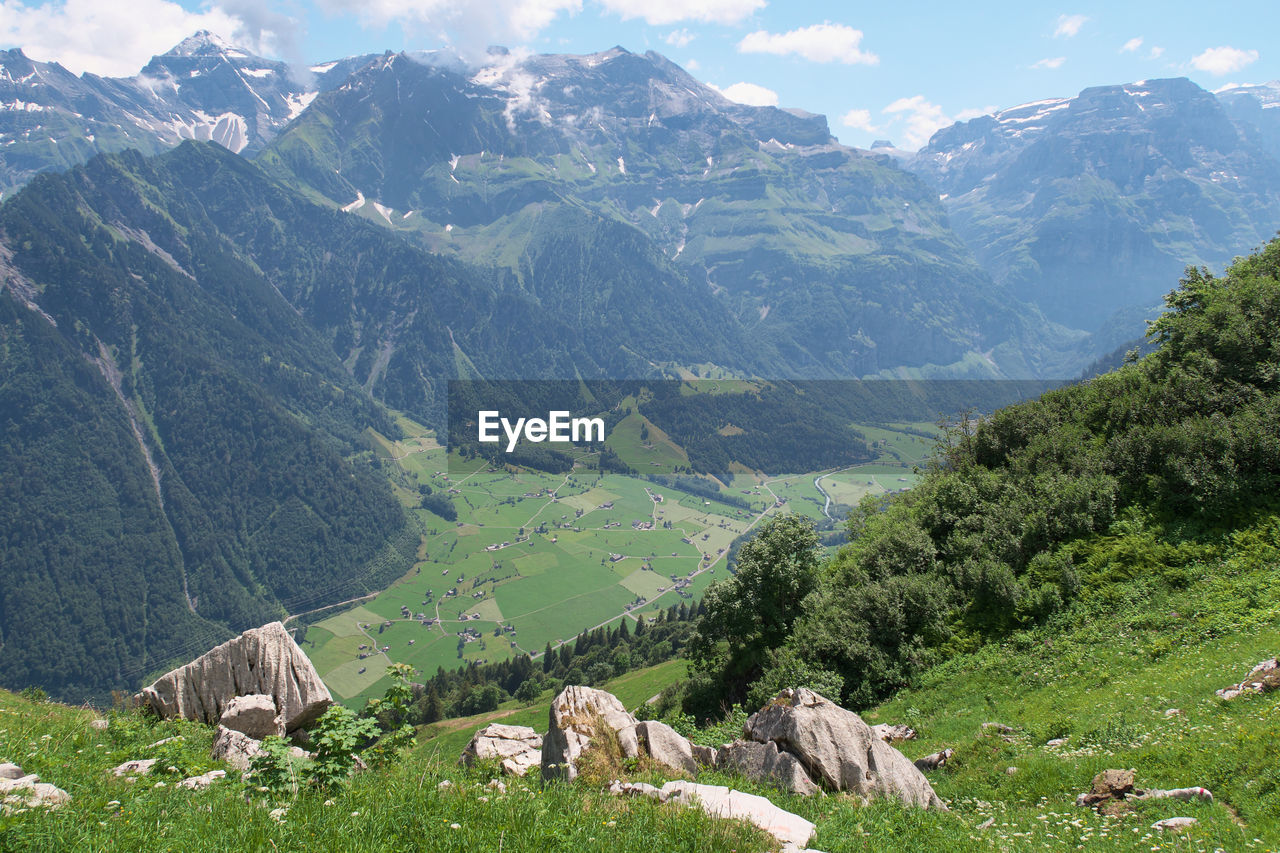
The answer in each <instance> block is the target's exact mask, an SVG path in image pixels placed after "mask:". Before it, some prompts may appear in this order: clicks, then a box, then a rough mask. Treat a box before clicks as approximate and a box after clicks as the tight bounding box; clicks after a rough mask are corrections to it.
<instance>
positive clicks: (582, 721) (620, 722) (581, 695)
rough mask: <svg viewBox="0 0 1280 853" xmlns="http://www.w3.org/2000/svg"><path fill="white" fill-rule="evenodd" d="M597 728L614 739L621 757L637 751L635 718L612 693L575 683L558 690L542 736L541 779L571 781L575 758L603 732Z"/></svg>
mask: <svg viewBox="0 0 1280 853" xmlns="http://www.w3.org/2000/svg"><path fill="white" fill-rule="evenodd" d="M598 727H603V728H604V729H607V730H608V731H610V732H612V733H613V734H614V735H615V736H616V737H617V738H618V744H619V746H620V747H621V748H622V754H623V755H624V756H625V757H627V758H635V757H636V756H638V755H639V754H640V742H639V740H638V738H637V737H636V718H635V717H633V716H632V715H631V714H630V713H628V712H627V709H626V708H625V707H623V705H622V703H621V702H619V701H618V698H617V697H616V696H614V695H613V694H612V693H606V692H605V691H603V690H595V689H593V688H591V687H579V686H576V685H574V686H570V687H566V688H565V689H564V690H562V691H561V692H560V695H559V696H557V697H556V698H555V700H554V701H553V702H552V703H551V712H550V714H549V720H548V726H547V733H546V735H544V736H543V738H542V778H543V779H545V780H548V781H550V780H552V779H563V780H564V781H566V782H572V781H573V780H574V779H575V778H576V777H577V775H578V767H577V763H578V757H579V756H580V755H582V753H583V751H584V750H586V748H587V747H588V746H590V745H591V741H592V739H593V738H596V737H600V736H602V735H604V734H605V732H604V731H601V730H600V729H599V728H598Z"/></svg>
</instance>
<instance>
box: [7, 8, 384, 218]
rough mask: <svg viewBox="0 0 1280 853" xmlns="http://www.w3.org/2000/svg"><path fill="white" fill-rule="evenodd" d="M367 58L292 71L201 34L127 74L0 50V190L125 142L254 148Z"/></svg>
mask: <svg viewBox="0 0 1280 853" xmlns="http://www.w3.org/2000/svg"><path fill="white" fill-rule="evenodd" d="M369 59H370V57H367V56H356V57H350V58H348V59H344V60H341V61H339V62H331V63H325V64H324V65H321V66H316V67H315V68H314V69H312V70H311V71H306V72H302V73H301V74H300V75H298V74H297V73H295V72H294V71H293V70H292V69H290V68H289V66H288V65H286V64H285V63H283V62H278V61H274V60H268V59H264V58H262V57H260V56H254V55H253V54H251V53H249V52H248V51H246V50H243V49H241V48H237V47H234V46H232V45H229V44H226V43H225V42H223V41H222V40H221V39H219V38H218V37H217V36H214V35H212V34H210V33H208V32H199V33H196V34H195V35H193V36H191V37H190V38H188V39H185V40H184V41H183V42H182V43H180V44H178V45H177V46H175V47H174V48H173V49H172V50H170V51H169V52H167V53H165V54H162V55H160V56H156V57H153V58H152V59H151V62H150V63H148V64H147V66H146V67H145V68H143V69H142V71H141V73H139V74H138V75H136V76H134V77H128V78H110V77H99V76H97V75H94V74H83V75H81V76H78V77H77V76H76V75H74V74H72V73H71V72H70V71H67V70H66V69H65V68H63V67H62V66H61V65H59V64H58V63H56V62H35V61H33V60H31V59H28V58H27V57H26V56H25V55H23V53H22V51H21V50H18V49H14V50H9V51H3V52H0V192H3V193H8V192H10V191H11V190H12V189H15V188H17V187H19V186H21V185H22V184H24V183H26V182H27V181H28V180H30V179H31V177H32V176H33V175H35V174H37V173H39V172H42V171H47V170H49V169H62V168H66V167H68V166H74V165H76V164H78V163H83V162H85V161H87V160H88V159H89V158H90V157H92V156H93V155H94V154H97V153H101V152H112V151H121V150H123V149H125V148H137V149H139V150H140V151H142V152H143V153H148V154H151V153H156V152H158V151H162V150H164V149H166V148H169V147H172V146H173V145H176V144H177V143H179V142H181V141H182V140H183V139H208V140H213V141H214V142H217V143H219V144H221V145H223V146H225V147H227V148H229V149H231V150H232V151H237V152H240V151H244V152H253V151H256V150H258V149H259V148H261V147H262V146H263V145H264V144H265V143H266V142H267V140H269V139H271V138H272V137H273V136H274V135H275V134H276V133H277V132H278V131H279V130H280V128H282V127H283V126H284V125H285V124H287V123H288V122H289V121H290V120H291V119H293V118H294V117H295V116H297V115H298V114H299V113H300V112H302V110H303V109H305V108H306V106H307V104H309V103H310V102H311V100H312V99H313V98H314V97H315V96H316V94H317V92H319V91H323V90H327V89H330V88H333V87H334V86H336V85H338V84H339V83H341V82H342V80H344V79H345V78H346V77H347V75H348V74H350V73H351V71H352V70H354V69H355V68H356V67H359V66H360V65H363V64H365V63H366V62H368V61H369Z"/></svg>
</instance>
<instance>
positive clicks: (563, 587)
mask: <svg viewBox="0 0 1280 853" xmlns="http://www.w3.org/2000/svg"><path fill="white" fill-rule="evenodd" d="M640 423H641V421H640V418H639V415H638V414H633V415H631V416H629V417H628V418H626V419H624V420H623V421H622V422H621V423H620V424H619V426H618V428H617V429H615V431H614V433H612V434H611V435H610V441H611V442H613V443H615V450H616V451H617V452H618V454H619V456H620V457H621V458H623V459H624V460H626V461H628V462H629V463H630V464H632V465H633V466H634V467H636V469H637V470H639V471H641V472H642V473H650V471H649V470H647V469H649V468H652V473H670V471H671V468H672V466H674V465H686V464H687V463H688V459H687V457H686V456H684V454H683V451H682V450H680V448H678V447H675V445H673V444H671V443H670V442H669V441H668V440H667V438H666V436H665V435H663V434H662V432H661V431H660V430H658V429H656V428H655V427H653V426H652V425H650V427H649V433H648V438H647V439H646V440H645V441H643V442H642V441H641V440H640V437H639V433H640ZM398 425H399V426H400V429H401V430H402V433H403V436H404V437H403V438H401V439H399V440H393V439H389V438H387V437H385V436H382V435H379V434H377V433H374V432H373V431H369V433H368V434H367V435H366V441H367V444H368V446H369V447H371V448H372V449H373V450H374V452H375V454H376V455H377V457H378V458H379V459H380V460H381V461H382V464H383V466H384V471H387V472H388V475H389V478H390V479H391V481H392V484H393V486H394V488H395V489H396V492H397V494H398V495H399V497H400V499H401V501H402V503H403V504H404V505H405V506H406V508H408V509H409V511H410V512H412V513H414V514H415V516H416V517H417V519H418V521H419V522H420V525H421V527H422V529H423V531H424V532H423V536H422V543H421V545H420V547H419V549H418V558H419V559H418V562H417V563H416V564H415V565H414V566H413V568H412V569H411V570H410V571H409V572H408V573H407V574H405V575H404V576H403V577H401V578H400V579H399V580H398V581H396V582H395V583H394V584H392V585H391V586H390V587H389V588H387V589H386V590H383V591H382V592H380V593H378V594H376V595H374V596H372V597H370V598H368V599H367V600H364V601H361V602H360V603H359V606H357V607H355V608H354V609H350V610H346V611H345V612H340V613H337V614H335V615H331V616H329V617H328V618H324V619H322V620H321V621H319V622H317V623H315V624H313V625H311V626H310V627H309V628H308V630H307V634H306V636H305V638H304V640H303V646H304V648H305V650H306V652H307V654H308V655H309V656H310V657H311V659H312V660H313V661H314V662H315V663H316V666H317V668H318V669H319V671H320V673H321V676H322V677H323V678H324V680H325V683H326V684H328V686H329V687H330V689H331V690H332V691H333V693H334V694H335V696H337V697H338V698H339V699H340V700H342V701H344V702H346V703H348V704H352V705H357V706H358V705H360V704H362V703H363V701H364V700H365V699H366V698H368V697H371V696H377V695H380V694H381V693H382V692H383V691H384V690H385V689H386V687H387V683H386V681H385V671H386V666H387V664H389V663H392V662H397V663H401V662H402V663H408V664H410V665H411V666H413V667H414V669H416V670H418V671H419V672H421V673H434V672H435V671H436V669H437V668H438V667H445V668H447V669H451V668H454V667H457V666H459V665H462V664H464V663H473V662H476V663H478V662H493V661H498V660H502V659H505V658H509V657H512V656H515V655H519V654H523V653H529V654H532V655H535V656H536V655H538V654H540V653H541V651H542V649H543V648H544V647H545V645H546V644H547V643H548V642H549V643H551V644H552V646H556V645H558V644H559V643H561V642H565V641H569V640H572V639H573V638H574V637H575V636H577V635H578V634H579V633H580V632H581V631H583V630H586V629H589V628H594V627H596V626H598V625H602V624H608V623H610V622H613V623H616V621H617V620H619V619H621V618H624V617H626V616H627V615H628V614H633V615H634V616H638V615H639V614H640V613H642V612H644V613H649V614H651V613H653V612H655V611H656V610H657V609H658V608H667V607H670V606H672V605H674V604H678V603H679V602H681V601H692V600H696V599H697V598H699V597H700V596H701V595H702V593H703V591H705V589H706V587H707V586H708V585H709V584H710V583H711V582H712V581H714V580H715V579H717V578H723V577H725V576H726V573H725V555H726V553H727V551H728V549H729V546H730V544H731V543H732V542H733V540H734V539H735V538H737V537H738V536H740V535H742V534H743V533H745V532H747V531H748V530H750V529H751V528H752V527H754V526H755V525H756V524H758V523H759V522H760V520H761V519H762V518H764V517H765V516H766V515H768V514H772V513H776V512H788V511H795V512H801V513H804V514H806V515H809V516H810V517H813V518H815V519H818V520H821V519H823V518H824V516H823V511H822V510H823V506H824V500H823V498H822V496H821V495H820V494H819V492H818V491H817V490H816V489H815V487H814V483H813V481H814V479H815V478H817V477H819V476H821V477H822V479H821V483H822V484H823V488H824V489H825V490H826V491H827V492H828V493H829V494H830V495H831V496H832V500H833V502H834V503H833V504H832V506H833V507H834V506H836V505H837V504H841V505H852V504H855V503H856V502H857V501H856V498H857V497H859V496H860V494H862V493H867V492H872V491H874V492H877V493H883V492H886V491H892V490H894V489H896V488H902V487H904V486H906V485H910V480H911V479H914V478H913V475H912V474H911V473H910V468H909V467H908V468H906V469H904V468H902V467H901V465H902V464H903V462H902V461H900V459H901V460H905V461H906V462H907V463H908V464H910V463H913V462H914V461H915V460H918V459H919V458H920V455H921V454H922V453H923V452H924V451H923V450H922V448H923V447H924V446H925V444H924V440H923V439H920V438H918V437H917V436H914V435H908V434H905V433H900V432H895V431H892V430H887V429H874V428H867V429H865V430H864V433H865V434H866V435H867V438H868V440H869V441H875V442H877V447H878V448H879V449H881V450H883V452H884V457H883V458H882V459H880V460H878V461H877V462H876V463H874V464H871V465H867V466H859V467H857V468H854V469H847V470H844V471H838V472H818V473H811V474H798V475H794V476H788V477H781V478H766V477H763V476H761V475H753V474H748V473H743V474H739V475H738V476H736V477H735V478H734V481H733V483H731V484H729V485H727V486H724V487H722V488H721V494H722V495H731V496H733V498H735V499H737V500H741V501H746V502H747V503H748V504H749V508H743V507H738V506H733V505H731V504H729V503H725V502H724V501H722V500H719V499H715V498H711V499H707V498H704V497H699V496H695V495H691V494H688V493H685V492H682V491H679V490H676V489H671V488H667V487H663V486H659V485H656V484H653V483H651V482H649V481H647V480H644V479H642V478H640V477H633V476H624V475H621V474H601V473H600V472H598V471H596V470H594V469H588V468H585V467H580V466H579V467H575V468H574V469H573V470H572V471H570V472H569V473H568V474H567V475H566V474H547V473H542V472H536V471H524V470H515V471H512V470H505V469H495V468H493V467H491V466H490V465H489V463H487V462H485V461H483V460H479V459H475V460H469V461H467V460H462V459H460V458H458V457H456V456H455V457H452V458H446V451H445V449H444V448H443V447H441V446H440V445H439V444H438V443H437V442H436V441H435V439H434V437H433V436H432V435H431V433H430V432H429V431H427V430H426V429H424V428H423V427H422V426H421V425H419V424H416V423H414V422H413V421H411V420H408V419H407V418H403V417H402V418H399V420H398ZM930 446H931V445H930ZM642 457H643V458H642ZM652 460H658V461H661V464H660V465H658V466H650V465H648V461H652ZM642 461H643V462H644V464H641V462H642ZM899 477H905V478H908V479H907V482H903V481H902V480H899V479H898V478H899ZM422 486H427V487H429V488H430V489H432V490H433V491H435V492H440V493H444V494H447V495H449V497H450V498H451V499H452V500H453V503H454V505H455V507H456V508H457V510H458V520H457V521H456V522H453V521H446V520H444V519H442V518H440V517H438V516H436V515H434V514H432V513H431V512H428V511H427V510H425V509H422V508H420V507H419V505H418V504H419V500H420V496H419V491H418V490H419V488H420V487H422ZM778 500H781V501H782V505H781V507H779V506H777V505H776V501H778ZM837 520H839V519H837ZM677 581H678V582H679V583H680V588H679V589H677V588H676V586H677ZM362 645H363V646H365V648H363V649H362V648H361V646H362ZM362 655H363V657H362Z"/></svg>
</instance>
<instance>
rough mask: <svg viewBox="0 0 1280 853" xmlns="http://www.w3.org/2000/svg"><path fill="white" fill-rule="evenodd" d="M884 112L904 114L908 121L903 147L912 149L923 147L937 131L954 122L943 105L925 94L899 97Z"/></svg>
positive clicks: (905, 119)
mask: <svg viewBox="0 0 1280 853" xmlns="http://www.w3.org/2000/svg"><path fill="white" fill-rule="evenodd" d="M883 112H886V113H888V114H889V115H898V114H900V113H901V114H903V119H902V120H903V121H905V122H906V144H905V145H904V146H902V147H903V148H904V149H906V150H910V151H914V150H916V149H918V148H920V147H922V146H923V145H924V144H925V143H926V142H928V141H929V137H931V136H933V134H934V133H935V132H937V131H938V130H940V129H942V128H944V127H946V126H948V125H950V124H953V121H952V119H951V117H950V116H948V115H947V114H946V113H945V112H943V110H942V107H940V106H938V105H937V104H934V103H930V102H929V101H926V100H925V97H924V95H914V96H912V97H910V98H898V100H896V101H894V102H893V103H892V104H889V106H887V107H885V108H884V110H883Z"/></svg>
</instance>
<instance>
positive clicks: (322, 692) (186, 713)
mask: <svg viewBox="0 0 1280 853" xmlns="http://www.w3.org/2000/svg"><path fill="white" fill-rule="evenodd" d="M252 694H265V695H267V696H270V697H271V698H272V700H273V701H274V704H275V707H276V709H277V711H278V712H279V714H280V717H281V719H282V721H283V724H284V729H285V731H288V732H291V731H293V730H295V729H299V728H303V727H305V726H307V725H309V724H310V723H312V722H314V721H315V720H316V718H318V717H319V716H320V715H321V714H323V713H324V712H325V709H326V708H328V707H329V706H330V705H332V704H333V697H332V696H330V695H329V690H328V688H326V687H325V686H324V682H322V681H321V680H320V674H319V673H317V672H316V669H315V667H314V666H312V665H311V661H310V660H309V659H308V658H307V656H306V654H305V653H303V651H302V649H300V648H298V644H297V643H295V642H294V641H293V637H291V636H289V632H288V631H286V630H285V629H284V626H283V625H281V624H280V623H279V622H272V623H271V624H269V625H264V626H262V627H261V628H254V629H253V630H250V631H245V632H244V633H243V634H241V635H240V636H239V637H236V638H235V639H234V640H228V641H227V642H225V643H223V644H222V645H220V646H218V647H217V648H215V649H212V650H211V651H208V652H206V653H205V654H203V655H201V656H200V657H198V658H196V659H195V660H193V661H192V662H191V663H189V664H187V665H186V666H183V667H179V668H178V669H175V670H173V671H172V672H169V673H166V674H165V675H162V676H161V677H160V678H158V679H156V682H155V683H154V684H152V685H151V686H150V687H145V688H143V690H142V692H141V693H140V694H138V697H137V698H138V700H139V701H140V702H141V703H142V704H145V705H148V706H150V707H151V709H152V710H154V711H155V712H156V714H158V715H159V716H161V717H163V718H165V719H171V718H173V717H182V718H184V719H188V720H198V721H200V722H204V723H208V724H209V725H214V724H217V723H218V722H219V721H220V720H221V718H222V715H223V713H224V712H225V711H226V710H227V706H228V705H230V703H231V701H232V700H233V699H235V698H236V697H237V696H247V695H252Z"/></svg>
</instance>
